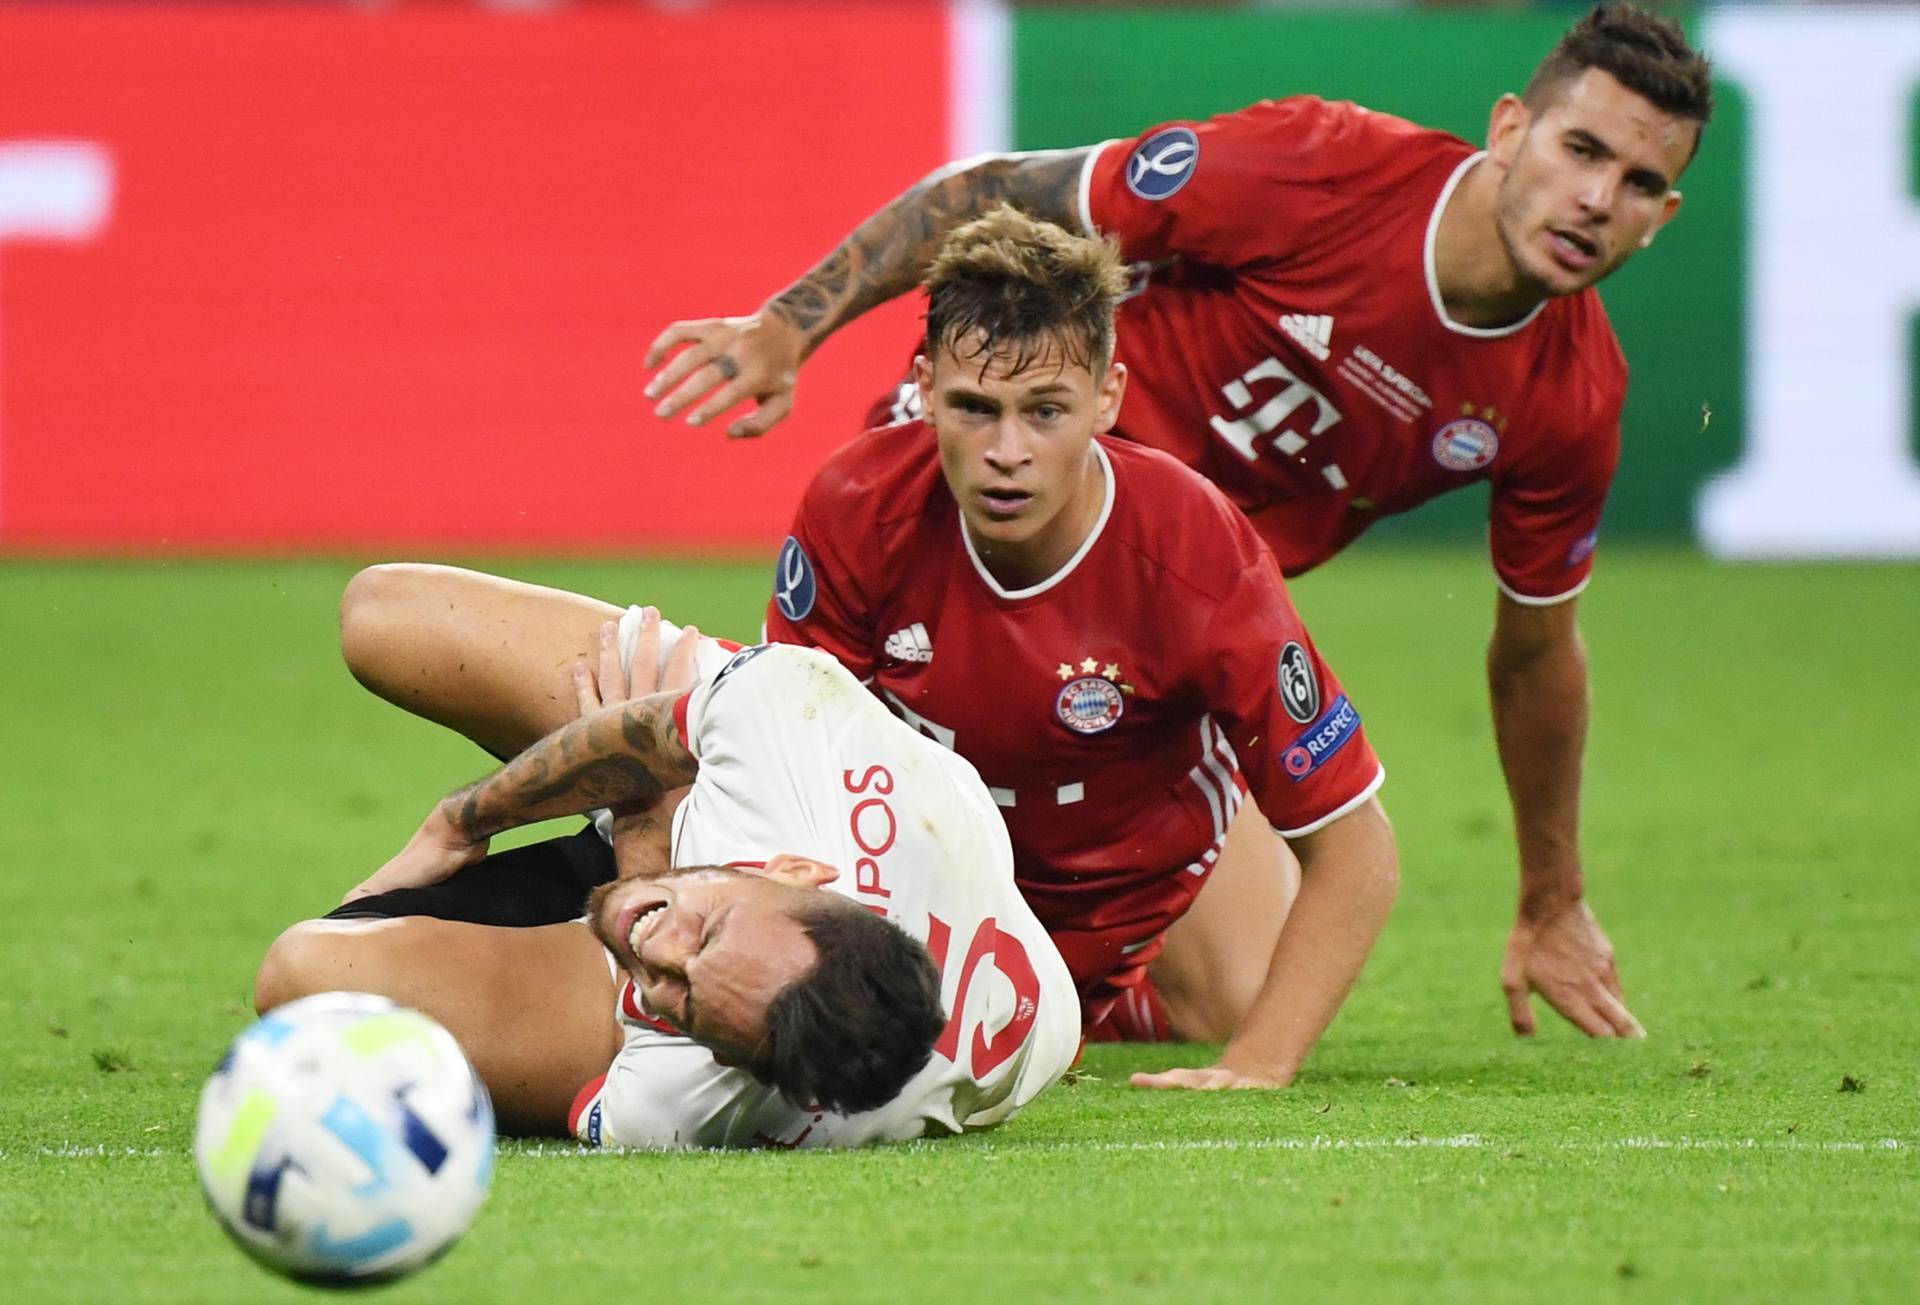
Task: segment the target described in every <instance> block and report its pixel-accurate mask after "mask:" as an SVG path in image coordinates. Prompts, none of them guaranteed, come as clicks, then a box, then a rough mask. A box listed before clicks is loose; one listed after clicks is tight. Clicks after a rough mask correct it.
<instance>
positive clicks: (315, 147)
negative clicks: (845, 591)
mask: <svg viewBox="0 0 1920 1305" xmlns="http://www.w3.org/2000/svg"><path fill="white" fill-rule="evenodd" d="M1575 12H1577V11H1576V10H1574V9H1570V8H1567V7H1562V6H1556V7H1551V8H1547V9H1542V10H1538V11H1532V12H1528V11H1517V12H1514V11H1505V10H1502V11H1497V12H1487V11H1477V12H1449V11H1445V10H1417V9H1380V8H1375V7H1372V6H1368V7H1364V8H1359V9H1349V10H1344V11H1338V12H1336V11H1331V10H1327V11H1315V10H1307V11H1301V10H1295V9H1291V8H1286V9H1266V8H1222V9H1209V8H1200V7H1191V6H1189V7H1185V8H1178V9H1166V10H1135V9H1123V8H1115V9H1104V8H1090V7H1086V6H1066V7H1054V6H1047V7H1038V8H1032V9H1024V10H1022V9H1012V10H1009V9H1003V8H1001V7H999V6H996V5H993V4H991V3H983V2H981V0H966V2H964V3H955V4H951V5H943V4H940V3H934V2H932V0H926V2H922V3H912V2H902V3H890V2H888V0H865V2H859V3H854V2H847V0H838V2H836V0H827V2H823V3H808V4H788V3H780V2H779V0H758V2H756V0H715V2H714V3H710V4H689V5H673V6H659V5H651V6H650V5H643V4H574V5H554V6H528V7H519V6H506V7H486V6H477V5H453V4H449V5H397V6H386V7H367V6H338V7H335V6H305V5H301V6H286V7H281V6H264V5H225V6H213V5H202V4H151V5H137V6H136V5H105V6H87V7H66V6H42V5H32V6H6V7H0V84H4V86H5V87H6V94H5V95H4V97H0V549H7V550H11V551H15V552H119V551H139V552H168V551H197V552H207V551H248V552H259V551H295V550H308V549H314V548H330V549H348V550H355V551H362V550H368V549H378V548H388V549H393V548H411V549H416V550H427V549H434V548H443V547H444V548H475V547H483V548H490V547H501V548H540V549H576V548H586V549H619V550H643V549H658V548H675V549H690V548H705V549H712V548H721V549H729V550H738V551H753V550H759V549H764V548H765V547H767V546H768V545H769V544H771V543H773V542H777V540H778V539H779V537H780V536H781V535H782V534H784V533H785V525H786V521H787V519H788V517H789V515H790V513H791V510H792V506H793V503H794V501H795V499H796V497H797V494H798V490H799V487H800V485H801V484H802V483H803V481H804V479H805V477H806V476H807V474H808V473H809V472H810V471H811V469H812V468H813V467H814V466H815V465H816V464H817V463H818V462H819V460H820V458H821V457H822V456H823V455H824V454H825V452H826V451H827V450H828V449H830V448H832V447H833V446H835V445H837V444H839V443H840V442H842V441H843V440H845V439H846V438H848V437H849V436H850V435H851V434H852V433H853V431H854V428H855V424H856V423H857V420H858V416H859V414H860V413H861V412H862V411H863V410H864V408H865V406H866V404H867V403H868V401H869V400H870V399H871V398H873V397H874V396H875V395H876V394H877V393H878V392H880V391H881V390H882V389H883V388H885V387H886V386H887V385H888V384H890V383H891V382H892V381H893V380H894V379H895V378H897V376H898V374H899V371H900V368H901V365H902V363H903V362H904V359H905V357H906V355H907V352H908V348H909V343H910V341H911V339H912V337H913V334H914V331H915V324H914V312H915V308H914V307H913V306H912V305H907V304H899V305H894V306H892V307H890V308H889V309H886V310H883V311H882V312H880V313H876V314H874V315H873V316H872V317H871V318H870V319H868V320H866V321H863V322H862V323H860V324H859V325H857V326H856V327H854V328H852V329H851V330H849V331H848V332H846V333H844V335H843V336H842V337H840V338H837V339H836V340H835V341H833V342H832V343H830V344H829V345H828V346H827V347H826V348H825V349H824V350H823V351H822V352H821V354H820V355H819V356H818V358H816V359H815V360H814V362H813V363H812V364H810V366H809V368H808V370H807V372H806V374H805V377H804V379H803V381H802V385H801V391H800V406H799V409H798V413H799V415H798V416H796V417H795V418H794V419H793V420H791V421H790V422H789V423H788V424H787V425H785V426H783V427H782V428H781V429H780V430H778V431H777V432H776V433H775V434H774V435H772V436H770V437H769V438H767V439H765V440H761V441H758V442H756V443H752V444H729V443H727V442H726V441H725V440H724V439H723V438H722V437H721V436H720V435H719V433H718V432H717V430H711V429H710V430H706V431H699V432H694V431H689V430H687V429H686V428H685V427H684V426H680V425H677V424H668V423H662V422H659V421H657V420H655V419H654V418H653V417H652V416H651V413H650V405H649V404H647V403H646V402H645V401H644V399H643V397H642V396H641V393H640V387H641V384H642V382H643V381H644V379H645V377H644V373H643V372H642V369H641V366H640V358H641V355H642V353H643V352H644V350H645V348H646V345H647V344H648V342H649V341H650V340H651V339H652V337H653V336H654V334H655V333H656V332H657V331H658V330H659V329H660V328H661V327H662V326H664V325H665V324H666V323H667V322H668V321H670V320H672V319H673V318H675V317H679V316H690V315H706V314H714V313H728V312H746V311H750V310H751V309H752V308H753V307H754V306H755V305H757V304H758V303H759V302H760V300H761V299H762V298H763V297H764V296H765V295H766V294H767V293H769V292H770V291H771V290H773V289H775V288H777V287H779V286H780V285H783V284H785V282H786V281H788V280H789V279H791V278H792V277H793V276H794V275H796V274H797V273H798V272H799V271H801V270H802V269H804V268H805V267H806V266H808V265H809V264H810V263H812V262H813V261H814V260H815V259H817V258H818V257H819V256H820V255H821V254H822V253H824V252H825V251H826V250H827V249H828V248H829V247H831V245H832V244H833V243H834V242H835V241H836V240H837V239H838V238H839V237H840V236H841V235H843V234H844V233H845V232H846V230H847V229H849V228H850V227H851V226H852V225H853V224H854V222H856V221H857V220H858V219H859V218H860V217H862V216H864V215H865V214H866V213H868V212H869V211H871V210H872V209H873V208H875V207H877V206H878V205H880V204H881V203H883V202H884V201H885V200H886V199H888V198H889V197H890V196H892V195H893V194H895V193H897V192H898V191H899V190H901V189H902V188H904V187H905V186H906V185H907V184H909V183H910V182H911V181H913V180H914V179H915V178H917V177H919V176H921V175H923V174H924V173H925V172H927V171H928V170H929V169H931V168H933V167H935V166H937V165H938V164H939V163H941V162H943V161H945V160H946V159H948V158H951V157H956V156H959V155H964V154H967V153H970V152H973V151H975V150H978V149H987V148H1005V147H1009V146H1011V147H1018V148H1038V147H1045V146H1064V145H1076V144H1085V143H1089V142H1092V141H1096V140H1100V139H1104V138H1107V137H1111V136H1116V135H1122V134H1131V133H1133V132H1136V131H1138V130H1140V129H1141V128H1142V127H1145V126H1147V125H1149V124H1151V123H1153V122H1157V121H1160V120H1162V119H1166V118H1173V117H1189V118H1191V117H1200V116H1205V115H1206V114H1209V113H1214V112H1219V111H1223V110H1227V109H1232V108H1236V107H1238V106H1240V105H1242V104H1244V103H1247V102H1249V101H1251V100H1254V99H1258V98H1261V97H1263V96H1275V95H1285V94H1291V93H1295V92H1302V91H1311V92H1314V93H1318V94H1322V95H1327V96H1330V97H1334V98H1352V99H1356V100H1359V101H1361V102H1363V103H1366V104H1368V105H1371V106H1373V107H1375V108H1379V109H1383V110H1387V111H1390V112H1395V113H1400V114H1404V115H1406V116H1408V117H1411V118H1414V119H1417V120H1419V121H1422V122H1425V123H1428V124H1431V125H1434V126H1438V127H1442V128H1444V129H1446V130H1449V131H1453V132H1455V133H1457V134H1459V135H1462V136H1464V137H1467V138H1469V139H1475V140H1477V139H1479V138H1481V137H1482V136H1483V135H1484V132H1485V128H1486V120H1487V113H1488V110H1489V108H1490V107H1491V104H1492V102H1493V99H1494V98H1495V96H1496V95H1497V94H1498V93H1499V92H1500V91H1501V90H1505V89H1518V88H1519V87H1521V86H1522V85H1524V83H1525V81H1526V78H1527V75H1528V73H1529V71H1530V70H1531V68H1532V67H1533V65H1534V63H1535V62H1536V61H1537V60H1538V59H1539V57H1540V56H1541V54H1542V53H1544V52H1545V50H1546V49H1547V48H1548V47H1549V46H1551V44H1552V43H1553V41H1554V40H1555V39H1556V38H1557V37H1558V35H1559V34H1560V32H1561V31H1562V30H1563V29H1564V27H1565V26H1566V24H1567V23H1568V22H1569V21H1570V20H1571V18H1572V16H1573V15H1574V13H1575ZM1689 26H1690V28H1691V29H1692V31H1693V32H1694V34H1695V36H1696V37H1697V38H1698V39H1700V40H1701V41H1702V42H1703V44H1704V45H1705V46H1706V48H1707V49H1708V51H1709V52H1710V53H1712V54H1714V55H1715V56H1716V58H1717V60H1718V62H1719V68H1720V73H1721V78H1720V90H1719V106H1718V110H1717V113H1716V117H1715V121H1714V123H1713V126H1712V127H1711V128H1710V130H1709V132H1708V135H1707V139H1706V145H1705V148H1704V150H1703V152H1702V154H1701V156H1700V158H1699V160H1698V162H1697V163H1696V164H1695V165H1694V166H1693V168H1692V169H1691V170H1690V171H1689V172H1688V174H1687V176H1686V177H1685V179H1684V181H1683V186H1682V188H1683V190H1684V192H1685V194H1686V204H1685V208H1684V210H1683V212H1682V215H1681V217H1680V218H1679V220H1678V221H1677V222H1676V223H1675V224H1674V225H1673V226H1672V227H1670V228H1669V229H1668V230H1667V232H1665V233H1664V234H1663V235H1662V236H1661V238H1660V241H1659V242H1658V243H1657V244H1656V246H1655V247H1654V248H1653V250H1652V251H1650V252H1649V253H1648V254H1646V255H1645V256H1644V257H1643V258H1642V259H1641V260H1640V261H1638V262H1637V263H1636V264H1635V265H1633V266H1631V267H1629V268H1628V269H1627V270H1625V271H1624V272H1622V273H1621V274H1620V275H1619V276H1617V277H1616V278H1614V279H1613V280H1611V281H1609V282H1608V283H1607V285H1606V288H1605V292H1604V293H1605V298H1606V301H1607V304H1608V307H1609V309H1610V311H1611V312H1612V314H1613V316H1614V320H1615V323H1616V325H1617V326H1618V328H1619V331H1620V334H1621V337H1622V340H1623V342H1624V344H1625V346H1626V350H1627V355H1628V358H1629V361H1630V362H1631V363H1632V365H1633V375H1634V380H1633V391H1632V396H1631V399H1630V402H1629V405H1628V409H1627V414H1626V442H1625V443H1626V449H1625V455H1624V458H1623V462H1622V466H1621V471H1620V476H1619V479H1618V481H1617V482H1616V486H1615V491H1614V495H1613V500H1612V502H1611V504H1610V506H1609V510H1608V515H1607V520H1606V531H1607V534H1608V537H1609V538H1612V539H1619V538H1622V537H1628V536H1634V535H1650V536H1661V537H1666V538H1688V537H1691V538H1696V539H1698V540H1700V541H1701V542H1702V543H1704V544H1705V545H1706V546H1707V547H1709V548H1710V549H1711V550H1712V551H1714V552H1716V553H1719V554H1722V555H1727V556H1834V555H1859V556H1920V453H1916V445H1917V444H1920V438H1917V437H1916V420H1915V410H1916V405H1915V402H1914V396H1915V388H1916V377H1920V330H1916V328H1915V322H1916V309H1917V308H1920V98H1917V94H1916V93H1917V92H1920V15H1916V13H1915V12H1914V11H1913V10H1912V9H1908V8H1902V7H1875V8H1863V9H1836V8H1828V7H1824V6H1822V7H1812V8H1794V7H1769V8H1744V7H1729V8H1719V9H1704V10H1700V11H1696V12H1695V13H1693V14H1692V16H1691V18H1690V20H1689ZM1483 521H1484V495H1478V494H1475V493H1472V492H1469V493H1465V494H1457V495H1452V496H1449V498H1448V499H1443V500H1441V501H1440V502H1439V503H1437V504H1435V505H1433V506H1432V507H1430V508H1428V509H1426V510H1424V511H1422V512H1420V513H1417V514H1415V515H1414V516H1413V517H1412V518H1409V519H1405V520H1402V521H1397V522H1394V523H1391V524H1389V525H1388V526H1386V527H1384V528H1383V532H1384V533H1387V534H1389V535H1391V536H1394V537H1398V538H1438V539H1446V538H1460V539H1465V538H1475V537H1477V536H1478V535H1479V533H1480V531H1481V530H1482V528H1483V526H1482V523H1483Z"/></svg>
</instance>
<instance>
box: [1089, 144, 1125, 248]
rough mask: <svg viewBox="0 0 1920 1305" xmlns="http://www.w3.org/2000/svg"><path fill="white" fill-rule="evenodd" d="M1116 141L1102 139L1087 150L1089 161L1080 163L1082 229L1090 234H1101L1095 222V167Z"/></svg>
mask: <svg viewBox="0 0 1920 1305" xmlns="http://www.w3.org/2000/svg"><path fill="white" fill-rule="evenodd" d="M1115 143H1117V142H1115V141H1110V140H1103V141H1101V142H1100V143H1099V144H1098V145H1095V146H1094V147H1093V148H1092V149H1090V150H1088V151H1087V161H1086V162H1085V163H1083V164H1081V165H1080V229H1081V230H1082V231H1084V232H1085V233H1086V234H1087V235H1090V236H1097V235H1099V234H1100V228H1098V227H1096V226H1095V225H1094V224H1093V168H1094V165H1095V164H1096V163H1098V162H1100V156H1101V155H1102V154H1105V153H1106V152H1107V147H1108V146H1109V145H1113V144H1115Z"/></svg>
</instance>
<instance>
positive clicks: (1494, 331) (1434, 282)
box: [1421, 150, 1547, 340]
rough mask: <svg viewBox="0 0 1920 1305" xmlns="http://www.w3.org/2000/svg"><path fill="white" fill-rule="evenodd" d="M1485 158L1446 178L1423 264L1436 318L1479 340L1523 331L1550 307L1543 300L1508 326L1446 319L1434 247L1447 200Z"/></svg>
mask: <svg viewBox="0 0 1920 1305" xmlns="http://www.w3.org/2000/svg"><path fill="white" fill-rule="evenodd" d="M1486 157H1487V152H1486V151H1485V150H1481V151H1480V152H1479V153H1478V154H1473V155H1469V156H1468V157H1467V158H1465V159H1462V160H1461V162H1460V166H1459V167H1457V168H1455V169H1454V170H1453V175H1452V176H1451V177H1448V178H1447V184H1446V185H1444V186H1442V187H1440V198H1439V199H1436V200H1434V201H1433V212H1432V213H1431V214H1430V215H1429V216H1428V217H1427V239H1426V248H1425V249H1424V250H1423V251H1422V254H1421V262H1422V263H1423V265H1424V266H1425V268H1426V274H1427V297H1428V298H1429V299H1430V300H1432V302H1433V315H1434V316H1435V317H1437V318H1439V319H1440V325H1442V326H1444V327H1446V328H1447V329H1448V330H1449V331H1452V332H1453V333H1454V334H1455V335H1470V336H1472V337H1473V338H1474V339H1476V340H1498V339H1499V338H1500V337H1501V336H1503V335H1512V334H1513V333H1514V332H1515V331H1518V330H1521V329H1523V328H1524V327H1525V326H1526V325H1527V323H1529V322H1531V321H1532V320H1533V319H1534V318H1536V317H1538V316H1540V310H1541V309H1543V308H1545V307H1546V306H1547V301H1546V300H1544V299H1542V300H1541V301H1540V302H1539V303H1537V304H1535V305H1534V306H1533V311H1532V312H1530V313H1528V314H1527V315H1526V316H1525V317H1523V318H1521V319H1520V320H1519V321H1517V322H1512V323H1509V324H1508V325H1506V326H1463V325H1462V324H1461V323H1459V322H1456V321H1454V320H1453V319H1452V318H1451V317H1448V316H1447V306H1446V304H1445V302H1443V301H1442V300H1441V298H1440V274H1439V273H1438V272H1436V271H1435V270H1434V266H1433V245H1434V241H1435V240H1437V239H1438V238H1439V235H1440V215H1441V214H1442V213H1444V212H1446V211H1447V201H1448V200H1450V199H1452V198H1453V192H1454V189H1455V188H1456V187H1457V186H1459V184H1460V178H1462V177H1464V176H1466V175H1467V173H1468V171H1469V170H1471V169H1472V167H1473V165H1474V164H1476V163H1478V162H1479V161H1480V160H1481V159H1484V158H1486Z"/></svg>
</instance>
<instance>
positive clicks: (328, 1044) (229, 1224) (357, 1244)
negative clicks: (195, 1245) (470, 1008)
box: [193, 992, 493, 1285]
mask: <svg viewBox="0 0 1920 1305" xmlns="http://www.w3.org/2000/svg"><path fill="white" fill-rule="evenodd" d="M193 1156H194V1162H195V1164H196V1166H197V1167H198V1169H199V1171H200V1187H201V1190H202V1191H204V1192H205V1193H206V1197H207V1204H208V1205H209V1206H211V1207H212V1209H213V1212H214V1215H215V1216H216V1217H217V1218H218V1219H219V1220H220V1223H221V1226H222V1227H224V1228H225V1229H226V1230H227V1233H228V1235H230V1236H231V1237H232V1238H233V1239H234V1241H236V1242H238V1243H239V1244H240V1248H241V1249H242V1250H244V1251H246V1253H247V1254H249V1255H251V1256H252V1257H253V1258H254V1259H256V1260H258V1261H260V1263H262V1264H264V1265H266V1266H267V1267H268V1268H270V1269H274V1270H276V1271H278V1272H280V1273H284V1274H286V1275H288V1276H289V1277H292V1278H297V1279H299V1280H300V1281H303V1282H310V1283H328V1284H334V1285H347V1284H358V1283H372V1282H378V1281H381V1280H383V1279H389V1278H397V1277H399V1276H400V1275H402V1274H405V1273H410V1272H412V1271H413V1270H415V1269H418V1268H420V1267H422V1266H423V1265H426V1264H429V1263H431V1262H432V1261H433V1260H434V1259H436V1258H438V1257H439V1256H440V1255H442V1254H443V1253H445V1251H446V1250H447V1248H448V1247H450V1246H452V1245H453V1243H454V1241H455V1239H456V1238H458V1237H459V1236H460V1234H461V1233H463V1232H465V1231H466V1229H467V1225H468V1224H470V1223H472V1222H473V1216H474V1215H475V1214H476V1213H477V1212H478V1211H479V1209H480V1205H481V1203H482V1202H483V1201H485V1200H486V1199H487V1187H488V1185H489V1184H490V1183H491V1181H492V1179H493V1102H492V1101H491V1100H490V1099H489V1098H488V1096H487V1089H486V1087H485V1085H483V1084H482V1083H481V1082H480V1077H479V1075H477V1074H476V1073H474V1071H473V1066H472V1065H470V1064H468V1063H467V1058H466V1056H465V1055H463V1054H462V1053H461V1050H460V1046H459V1044H458V1043H456V1042H455V1041H454V1040H453V1035H452V1034H450V1033H448V1032H447V1031H446V1030H445V1029H443V1028H441V1027H440V1026H439V1025H438V1024H436V1023H434V1022H433V1021H432V1020H430V1019H428V1018H427V1017H426V1016H425V1015H422V1014H420V1012H418V1011H414V1010H408V1009H407V1008H406V1007H404V1006H397V1005H395V1004H394V1003H393V1002H390V1001H388V1000H387V999H386V998H384V997H375V996H372V995H370V994H368V993H363V992H323V993H319V994H317V995H315V996H312V997H304V998H302V999H301V1000H299V1001H296V1002H290V1003H288V1004H287V1005H285V1006H282V1007H280V1008H279V1009H278V1010H275V1011H273V1012H272V1013H270V1014H268V1015H266V1016H264V1017H262V1018H261V1019H260V1020H259V1021H258V1022H256V1023H255V1024H254V1025H253V1026H252V1027H250V1028H249V1029H247V1030H246V1032H244V1033H242V1034H241V1035H240V1036H239V1037H237V1038H235V1039H234V1040H233V1045H232V1046H231V1047H229V1048H228V1049H227V1054H226V1055H225V1056H224V1057H222V1058H221V1061H220V1064H219V1066H218V1067H217V1068H215V1070H214V1071H213V1077H212V1078H209V1079H208V1080H207V1085H206V1087H204V1088H203V1089H201V1092H200V1121H199V1124H198V1126H197V1127H196V1129H195V1130H194V1137H193Z"/></svg>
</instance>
